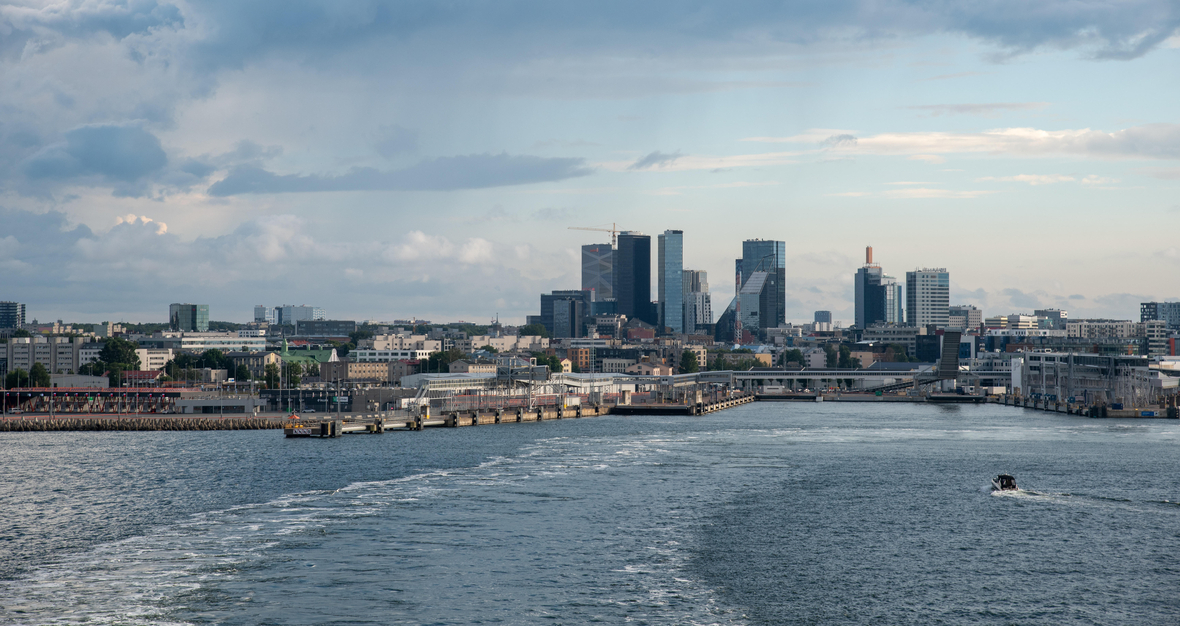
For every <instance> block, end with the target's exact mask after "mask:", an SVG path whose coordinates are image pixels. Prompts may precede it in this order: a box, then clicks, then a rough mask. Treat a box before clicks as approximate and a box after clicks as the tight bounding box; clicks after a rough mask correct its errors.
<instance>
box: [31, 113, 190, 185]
mask: <svg viewBox="0 0 1180 626" xmlns="http://www.w3.org/2000/svg"><path fill="white" fill-rule="evenodd" d="M167 163H168V155H167V154H165V153H164V149H163V148H161V147H160V140H159V139H157V138H156V136H155V135H153V134H151V133H149V132H148V131H146V130H144V129H143V128H142V127H140V126H138V125H134V124H131V125H122V124H95V125H87V126H80V127H78V128H74V129H72V130H69V131H67V132H66V133H65V141H64V142H62V143H58V144H53V145H51V146H47V147H46V148H44V149H42V150H41V151H39V152H38V153H36V154H35V155H33V156H32V157H31V158H29V159H28V160H26V161H25V164H24V171H25V175H26V176H28V177H29V178H32V179H45V178H48V179H69V178H76V177H80V176H101V177H103V178H106V179H108V180H111V181H118V182H132V181H135V180H138V179H141V178H143V177H145V176H148V175H149V174H152V173H155V172H157V171H159V170H160V169H162V168H163V167H164V166H165V165H167Z"/></svg>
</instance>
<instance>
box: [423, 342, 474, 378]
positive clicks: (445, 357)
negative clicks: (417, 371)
mask: <svg viewBox="0 0 1180 626" xmlns="http://www.w3.org/2000/svg"><path fill="white" fill-rule="evenodd" d="M465 356H467V355H465V354H463V351H462V350H459V349H458V348H451V349H450V350H446V351H444V352H431V353H430V358H428V359H427V360H426V371H427V372H434V373H442V372H446V371H448V370H449V368H450V365H451V362H452V361H458V360H459V359H461V358H463V357H465Z"/></svg>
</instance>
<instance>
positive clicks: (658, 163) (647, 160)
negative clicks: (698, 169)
mask: <svg viewBox="0 0 1180 626" xmlns="http://www.w3.org/2000/svg"><path fill="white" fill-rule="evenodd" d="M681 156H682V155H681V154H680V151H679V150H677V151H676V152H673V153H672V154H665V153H663V152H660V151H659V150H656V151H655V152H652V153H650V154H648V155H647V156H644V157H640V158H639V159H637V160H636V161H635V162H634V163H632V164H631V165H629V166H627V169H629V170H647V169H651V168H653V167H661V168H662V167H666V166H669V165H672V164H673V163H675V162H676V159H679V158H680V157H681Z"/></svg>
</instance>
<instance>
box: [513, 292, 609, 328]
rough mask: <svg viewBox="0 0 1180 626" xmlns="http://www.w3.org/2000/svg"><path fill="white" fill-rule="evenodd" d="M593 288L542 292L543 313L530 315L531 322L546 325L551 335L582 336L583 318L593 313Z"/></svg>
mask: <svg viewBox="0 0 1180 626" xmlns="http://www.w3.org/2000/svg"><path fill="white" fill-rule="evenodd" d="M594 296H595V292H594V290H592V289H562V290H557V291H554V292H552V293H543V294H541V314H540V315H539V316H532V315H530V316H528V322H529V323H530V324H532V323H537V324H542V325H544V326H545V330H547V331H549V335H550V336H551V337H582V336H584V333H583V332H582V328H583V320H584V319H585V318H586V317H587V316H589V315H590V314H591V311H592V310H593V305H594Z"/></svg>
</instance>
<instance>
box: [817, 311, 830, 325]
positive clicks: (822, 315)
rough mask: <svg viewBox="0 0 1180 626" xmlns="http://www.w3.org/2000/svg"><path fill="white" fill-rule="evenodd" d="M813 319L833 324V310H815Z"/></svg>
mask: <svg viewBox="0 0 1180 626" xmlns="http://www.w3.org/2000/svg"><path fill="white" fill-rule="evenodd" d="M813 321H815V322H819V323H821V324H831V323H832V312H831V311H816V312H815V320H813Z"/></svg>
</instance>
